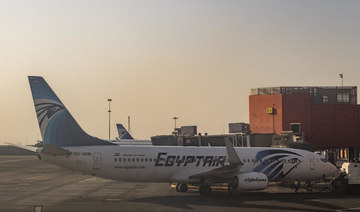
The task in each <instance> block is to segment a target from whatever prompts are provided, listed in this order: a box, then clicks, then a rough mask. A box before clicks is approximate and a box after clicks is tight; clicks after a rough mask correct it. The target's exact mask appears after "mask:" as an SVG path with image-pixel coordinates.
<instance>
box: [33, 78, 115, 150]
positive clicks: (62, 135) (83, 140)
mask: <svg viewBox="0 0 360 212" xmlns="http://www.w3.org/2000/svg"><path fill="white" fill-rule="evenodd" d="M29 82H30V88H31V93H32V96H33V100H34V104H35V110H36V115H37V118H38V121H39V127H40V131H41V135H42V138H43V141H44V144H55V145H57V146H89V145H114V144H112V143H110V142H107V141H104V140H101V139H98V138H95V137H92V136H90V135H88V134H87V133H86V132H84V130H82V129H81V127H80V126H79V124H78V123H77V122H76V121H75V119H74V118H73V117H72V115H71V114H70V113H69V111H68V110H67V109H66V107H65V106H64V104H63V103H62V102H61V101H60V99H59V98H58V97H57V96H56V94H55V93H54V92H53V91H52V89H51V88H50V86H49V85H48V84H47V83H46V81H45V80H44V79H43V78H42V77H35V76H29Z"/></svg>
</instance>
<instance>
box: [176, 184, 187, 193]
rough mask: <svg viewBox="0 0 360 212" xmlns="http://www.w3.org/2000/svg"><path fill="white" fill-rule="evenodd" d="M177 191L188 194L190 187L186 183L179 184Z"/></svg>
mask: <svg viewBox="0 0 360 212" xmlns="http://www.w3.org/2000/svg"><path fill="white" fill-rule="evenodd" d="M176 191H177V192H187V191H188V186H187V185H186V184H185V183H178V184H176Z"/></svg>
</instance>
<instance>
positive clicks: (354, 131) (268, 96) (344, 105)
mask: <svg viewBox="0 0 360 212" xmlns="http://www.w3.org/2000/svg"><path fill="white" fill-rule="evenodd" d="M249 121H250V123H249V124H246V123H232V124H229V134H223V135H208V134H207V133H205V134H203V135H202V134H201V133H198V132H197V128H196V126H185V127H181V128H178V129H175V131H174V132H173V134H172V135H162V136H153V137H152V138H151V140H152V142H153V144H154V145H178V146H222V145H224V139H226V138H228V139H230V140H231V141H233V143H234V145H235V146H264V147H266V146H277V147H293V148H302V149H307V150H312V151H315V150H327V152H330V153H331V152H332V153H333V154H334V156H333V157H341V158H349V160H358V159H359V152H360V148H359V147H360V105H358V104H357V87H356V86H344V87H342V86H341V87H335V86H332V87H318V86H317V87H269V88H256V89H252V90H251V94H250V95H249Z"/></svg>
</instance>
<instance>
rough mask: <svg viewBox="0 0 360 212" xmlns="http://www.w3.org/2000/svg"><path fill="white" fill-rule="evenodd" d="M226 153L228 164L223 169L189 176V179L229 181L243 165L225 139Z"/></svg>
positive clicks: (230, 144)
mask: <svg viewBox="0 0 360 212" xmlns="http://www.w3.org/2000/svg"><path fill="white" fill-rule="evenodd" d="M225 144H226V151H227V154H228V162H229V164H228V165H226V166H223V167H219V168H215V169H211V170H209V171H206V172H201V173H197V174H194V175H191V176H190V177H189V178H190V179H191V178H206V179H225V180H226V179H230V178H232V177H234V176H235V175H237V174H239V172H240V169H241V168H242V167H243V165H244V164H243V163H242V162H241V160H240V158H239V156H238V155H237V153H236V151H235V149H234V146H233V145H232V143H231V142H230V141H229V139H228V138H227V139H226V140H225Z"/></svg>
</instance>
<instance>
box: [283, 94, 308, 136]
mask: <svg viewBox="0 0 360 212" xmlns="http://www.w3.org/2000/svg"><path fill="white" fill-rule="evenodd" d="M282 119H283V120H282V129H283V130H284V131H289V130H290V124H291V123H301V131H302V132H305V133H306V135H305V136H306V139H308V140H310V139H311V133H308V132H311V96H310V94H287V95H283V117H282Z"/></svg>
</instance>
